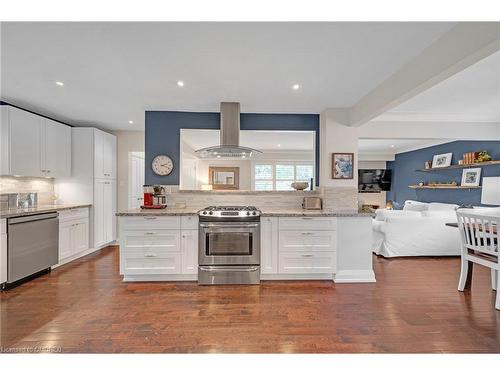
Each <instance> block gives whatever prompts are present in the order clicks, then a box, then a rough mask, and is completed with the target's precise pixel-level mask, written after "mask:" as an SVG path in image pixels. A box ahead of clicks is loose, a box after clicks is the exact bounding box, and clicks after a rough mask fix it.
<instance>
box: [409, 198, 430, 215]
mask: <svg viewBox="0 0 500 375" xmlns="http://www.w3.org/2000/svg"><path fill="white" fill-rule="evenodd" d="M428 206H429V203H425V202H419V201H412V200H407V201H405V205H404V207H403V211H419V212H421V211H425V210H427V208H428Z"/></svg>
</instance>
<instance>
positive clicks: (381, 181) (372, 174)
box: [358, 169, 392, 193]
mask: <svg viewBox="0 0 500 375" xmlns="http://www.w3.org/2000/svg"><path fill="white" fill-rule="evenodd" d="M391 176H392V173H391V170H390V169H358V191H359V192H360V193H380V192H381V191H389V190H391Z"/></svg>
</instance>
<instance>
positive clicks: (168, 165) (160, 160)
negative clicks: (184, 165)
mask: <svg viewBox="0 0 500 375" xmlns="http://www.w3.org/2000/svg"><path fill="white" fill-rule="evenodd" d="M151 168H153V172H154V173H156V174H157V175H159V176H168V175H169V174H170V173H172V170H173V169H174V163H173V162H172V159H170V158H169V157H168V156H167V155H158V156H156V157H155V158H154V159H153V162H152V163H151Z"/></svg>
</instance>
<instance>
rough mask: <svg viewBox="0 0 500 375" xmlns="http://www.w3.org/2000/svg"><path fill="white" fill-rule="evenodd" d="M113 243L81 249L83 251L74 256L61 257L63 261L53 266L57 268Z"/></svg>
mask: <svg viewBox="0 0 500 375" xmlns="http://www.w3.org/2000/svg"><path fill="white" fill-rule="evenodd" d="M111 245H112V243H109V244H105V245H101V246H99V247H96V248H89V249H87V250H84V251H81V252H79V253H77V254H74V255H72V256H70V257H67V258H64V259H61V261H60V262H59V263H57V264H56V265H55V266H53V267H52V268H53V269H54V268H57V267H59V266H63V265H65V264H68V263H69V262H72V261H74V260H77V259H79V258H82V257H84V256H86V255H89V254H92V253H95V252H96V251H99V250H102V249H104V248H105V247H108V246H111Z"/></svg>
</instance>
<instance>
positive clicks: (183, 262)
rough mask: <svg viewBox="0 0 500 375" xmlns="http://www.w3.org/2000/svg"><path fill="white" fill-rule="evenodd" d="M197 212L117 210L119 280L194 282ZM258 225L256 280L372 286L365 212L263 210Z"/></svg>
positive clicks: (369, 237) (369, 222)
mask: <svg viewBox="0 0 500 375" xmlns="http://www.w3.org/2000/svg"><path fill="white" fill-rule="evenodd" d="M198 211H199V210H198V209H197V208H182V209H177V208H173V207H172V208H170V207H169V208H166V209H158V210H154V209H149V210H148V209H131V210H124V211H120V212H118V213H117V214H116V215H117V216H118V218H119V227H120V236H119V238H120V274H122V275H123V280H124V281H179V280H193V281H194V280H197V274H198V242H199V239H198V215H197V213H198ZM260 224H261V231H260V243H261V265H260V266H261V279H262V280H304V279H315V280H318V279H319V280H332V281H334V282H336V283H356V282H375V274H374V272H373V267H372V252H371V248H370V246H371V235H372V229H371V217H370V215H369V214H367V213H360V212H355V211H335V210H317V211H314V210H302V209H286V210H283V209H269V210H266V209H263V210H262V214H261V222H260Z"/></svg>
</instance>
